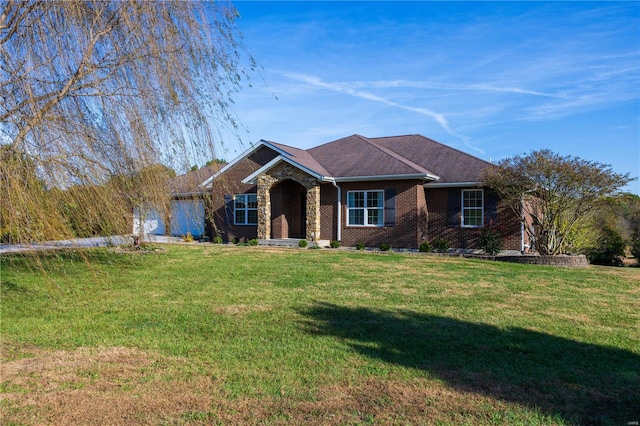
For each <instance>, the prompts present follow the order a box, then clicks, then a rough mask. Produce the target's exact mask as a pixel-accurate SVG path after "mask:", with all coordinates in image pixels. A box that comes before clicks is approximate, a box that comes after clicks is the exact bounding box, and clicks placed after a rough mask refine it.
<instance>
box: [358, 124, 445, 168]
mask: <svg viewBox="0 0 640 426" xmlns="http://www.w3.org/2000/svg"><path fill="white" fill-rule="evenodd" d="M354 136H357V137H359V138H360V139H362V140H363V141H364V142H366V143H368V144H369V145H372V146H374V147H376V148H377V149H378V150H380V151H382V152H384V153H385V154H387V155H389V156H391V157H393V158H395V159H396V160H398V161H400V162H402V163H404V164H405V165H407V166H409V167H412V168H413V169H415V170H416V171H419V172H424V173H427V174H429V175H433V176H437V175H436V174H435V173H433V172H432V171H431V170H427V169H425V168H424V167H422V166H420V165H419V164H416V163H414V162H413V161H411V160H409V159H408V158H406V157H403V156H402V155H400V154H398V153H397V152H394V151H392V150H390V149H389V148H386V147H384V146H381V145H378V144H377V143H375V142H373V141H372V140H370V139H369V138H366V137H364V136H361V135H358V134H356V135H354Z"/></svg>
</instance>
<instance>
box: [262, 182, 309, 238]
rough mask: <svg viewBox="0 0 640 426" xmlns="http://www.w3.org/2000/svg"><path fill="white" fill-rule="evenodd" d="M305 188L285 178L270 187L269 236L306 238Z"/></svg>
mask: <svg viewBox="0 0 640 426" xmlns="http://www.w3.org/2000/svg"><path fill="white" fill-rule="evenodd" d="M306 201H307V190H306V188H305V187H304V186H302V185H300V184H299V183H298V182H295V181H293V180H290V179H287V180H284V181H282V182H279V183H278V184H276V185H274V186H273V187H272V188H271V238H273V239H280V238H302V239H304V238H306V216H307V213H306V205H307V202H306Z"/></svg>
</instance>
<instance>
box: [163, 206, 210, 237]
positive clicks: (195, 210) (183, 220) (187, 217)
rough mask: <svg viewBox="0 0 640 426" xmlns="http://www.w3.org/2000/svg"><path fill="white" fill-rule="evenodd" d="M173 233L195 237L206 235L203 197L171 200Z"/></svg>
mask: <svg viewBox="0 0 640 426" xmlns="http://www.w3.org/2000/svg"><path fill="white" fill-rule="evenodd" d="M169 229H170V232H171V235H172V236H174V237H181V236H184V235H187V234H191V235H192V236H193V237H194V238H200V237H202V235H204V202H203V200H202V199H190V200H171V226H170V227H169Z"/></svg>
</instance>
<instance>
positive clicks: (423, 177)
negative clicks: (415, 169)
mask: <svg viewBox="0 0 640 426" xmlns="http://www.w3.org/2000/svg"><path fill="white" fill-rule="evenodd" d="M333 179H334V180H335V181H336V182H360V181H363V182H364V181H372V180H407V179H420V180H430V181H434V180H438V179H440V178H439V177H438V176H435V175H430V174H425V173H414V174H406V175H373V176H347V177H336V178H333Z"/></svg>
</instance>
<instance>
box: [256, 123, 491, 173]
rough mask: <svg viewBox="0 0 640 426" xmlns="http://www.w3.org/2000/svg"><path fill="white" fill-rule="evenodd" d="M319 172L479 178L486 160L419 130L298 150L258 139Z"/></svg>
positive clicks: (352, 139)
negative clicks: (402, 134)
mask: <svg viewBox="0 0 640 426" xmlns="http://www.w3.org/2000/svg"><path fill="white" fill-rule="evenodd" d="M263 142H265V143H266V144H267V145H271V146H272V148H275V149H276V150H278V151H280V153H281V155H282V156H283V157H284V158H286V159H288V160H290V161H293V162H295V163H297V164H299V165H300V166H302V167H304V168H306V169H308V170H311V171H313V172H315V173H316V174H318V175H320V176H325V177H330V178H334V179H345V180H347V179H358V178H372V179H375V178H376V177H378V178H381V179H382V178H385V179H389V178H392V179H393V178H396V179H401V178H403V177H406V178H412V179H415V178H422V179H424V180H427V181H428V180H435V179H436V178H437V180H436V182H437V183H439V184H440V183H445V184H448V183H462V182H479V181H480V177H481V173H482V170H483V169H485V168H486V167H488V166H490V165H491V163H489V162H487V161H484V160H482V159H480V158H477V157H474V156H473V155H470V154H467V153H465V152H462V151H460V150H457V149H455V148H451V147H449V146H447V145H444V144H442V143H439V142H436V141H434V140H432V139H429V138H426V137H424V136H422V135H404V136H390V137H380V138H366V137H364V136H361V135H351V136H347V137H345V138H341V139H338V140H335V141H332V142H328V143H325V144H323V145H319V146H317V147H314V148H311V149H308V150H304V149H299V148H294V147H292V146H288V145H284V144H280V143H277V142H271V141H263Z"/></svg>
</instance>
